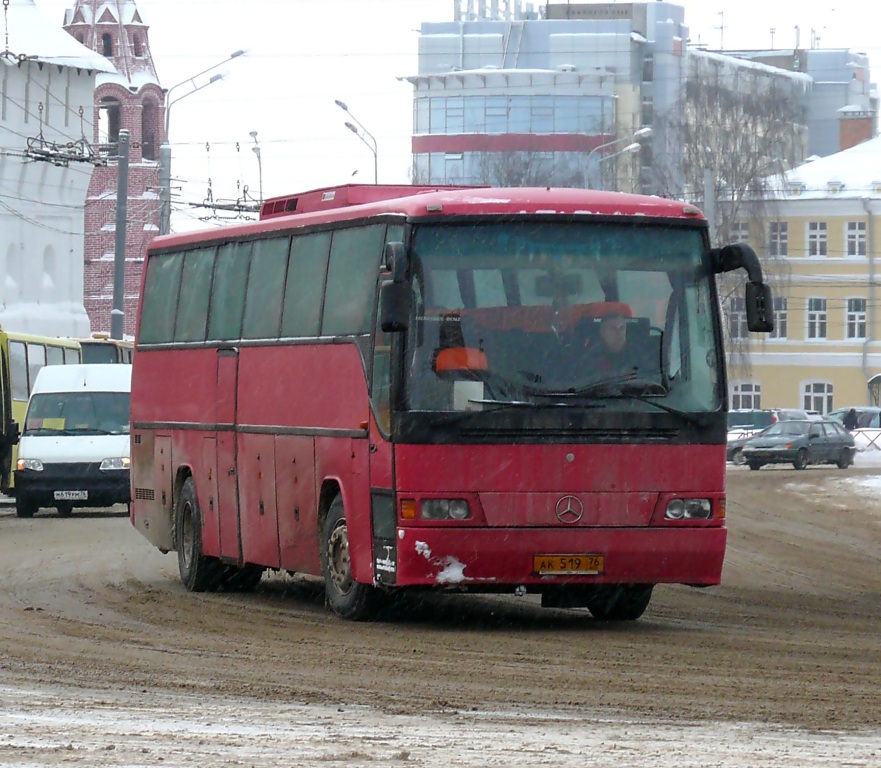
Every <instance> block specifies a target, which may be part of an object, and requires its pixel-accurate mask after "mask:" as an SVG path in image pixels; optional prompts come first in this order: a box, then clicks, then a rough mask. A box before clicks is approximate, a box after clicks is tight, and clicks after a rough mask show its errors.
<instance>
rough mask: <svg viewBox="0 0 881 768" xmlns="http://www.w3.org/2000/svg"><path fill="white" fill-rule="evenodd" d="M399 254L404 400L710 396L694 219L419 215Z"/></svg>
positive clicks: (713, 352)
mask: <svg viewBox="0 0 881 768" xmlns="http://www.w3.org/2000/svg"><path fill="white" fill-rule="evenodd" d="M411 263H412V270H411V272H412V276H413V278H412V279H413V302H412V315H411V320H410V323H409V329H408V332H407V337H406V344H405V347H406V376H405V402H406V406H407V408H409V409H410V410H414V411H426V410H427V411H450V410H453V411H456V410H478V411H479V410H493V409H494V406H495V404H496V403H507V404H519V405H529V404H541V403H547V402H548V401H549V400H553V401H559V402H570V403H573V404H577V403H583V402H588V401H598V400H605V401H607V402H606V405H607V406H608V407H613V408H614V407H626V408H628V409H632V408H633V407H634V406H635V407H637V408H640V409H643V408H644V409H646V410H651V406H650V405H649V404H648V403H645V402H643V401H645V400H649V401H650V402H651V401H652V400H654V401H655V402H660V403H662V404H663V405H665V406H667V407H669V408H675V409H677V410H684V411H690V412H699V411H704V412H706V411H714V410H717V409H718V408H719V407H720V406H721V402H722V392H721V391H720V382H721V381H722V376H721V366H722V365H723V364H724V363H723V354H722V350H721V348H720V347H721V341H720V336H719V334H718V333H717V332H716V330H715V329H714V321H713V318H714V313H713V311H712V307H713V301H714V298H713V297H714V294H713V288H712V275H711V271H710V268H709V265H708V263H707V260H706V245H705V241H704V236H703V233H702V231H701V230H699V229H697V228H689V227H681V226H678V227H671V226H662V225H653V224H645V225H634V224H633V223H632V221H631V222H629V223H626V224H625V223H613V222H612V223H610V222H603V223H586V222H585V223H579V222H567V223H560V222H536V221H534V220H533V221H529V222H527V221H521V222H517V221H506V222H498V221H495V222H482V223H453V224H424V225H421V226H418V227H416V229H415V231H414V233H413V239H412V250H411ZM625 403H626V405H624V404H625Z"/></svg>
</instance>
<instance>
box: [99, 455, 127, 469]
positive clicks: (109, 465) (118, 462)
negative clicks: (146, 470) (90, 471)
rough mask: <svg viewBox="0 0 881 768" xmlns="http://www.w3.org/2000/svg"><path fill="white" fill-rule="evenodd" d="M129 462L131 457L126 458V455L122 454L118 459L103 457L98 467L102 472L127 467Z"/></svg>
mask: <svg viewBox="0 0 881 768" xmlns="http://www.w3.org/2000/svg"><path fill="white" fill-rule="evenodd" d="M131 464H132V461H131V459H130V458H128V456H123V457H121V458H118V459H104V461H102V462H101V466H100V467H98V469H100V470H101V471H102V472H108V471H112V470H115V469H128V468H129V467H130V466H131Z"/></svg>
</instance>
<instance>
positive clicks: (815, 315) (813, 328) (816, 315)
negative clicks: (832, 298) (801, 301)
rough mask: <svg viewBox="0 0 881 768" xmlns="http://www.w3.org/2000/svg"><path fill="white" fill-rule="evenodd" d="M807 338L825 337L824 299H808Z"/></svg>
mask: <svg viewBox="0 0 881 768" xmlns="http://www.w3.org/2000/svg"><path fill="white" fill-rule="evenodd" d="M808 338H809V339H825V338H826V299H808Z"/></svg>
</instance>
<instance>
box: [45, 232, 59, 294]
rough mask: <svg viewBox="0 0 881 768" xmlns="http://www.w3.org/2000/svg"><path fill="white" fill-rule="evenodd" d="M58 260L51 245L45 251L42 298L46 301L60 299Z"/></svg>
mask: <svg viewBox="0 0 881 768" xmlns="http://www.w3.org/2000/svg"><path fill="white" fill-rule="evenodd" d="M57 272H58V262H57V260H56V258H55V251H54V250H53V249H52V246H51V245H48V246H46V249H45V250H44V251H43V280H42V283H43V291H42V295H41V298H42V299H43V300H45V301H57V300H58V294H57V290H58V274H57Z"/></svg>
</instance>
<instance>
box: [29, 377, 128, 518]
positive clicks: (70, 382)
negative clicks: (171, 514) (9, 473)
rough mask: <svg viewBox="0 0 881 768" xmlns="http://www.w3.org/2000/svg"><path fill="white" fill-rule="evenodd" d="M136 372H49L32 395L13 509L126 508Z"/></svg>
mask: <svg viewBox="0 0 881 768" xmlns="http://www.w3.org/2000/svg"><path fill="white" fill-rule="evenodd" d="M131 383H132V367H131V365H104V364H100V363H94V364H90V365H47V366H45V367H44V368H42V369H41V370H40V373H39V374H38V375H37V379H36V381H35V382H34V386H33V389H32V390H31V397H30V400H29V401H28V410H27V415H26V416H25V422H24V425H23V427H22V430H21V440H20V442H19V444H18V460H17V462H16V464H15V508H16V512H17V513H18V516H19V517H33V516H34V513H35V512H36V511H37V510H38V509H39V508H40V507H55V508H56V509H57V510H58V514H59V515H61V516H62V517H66V516H68V515H70V514H71V513H72V512H73V508H74V507H105V506H109V505H111V504H128V503H129V502H130V501H131V488H130V465H131V461H130V459H129V456H130V446H129V407H130V401H131Z"/></svg>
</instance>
